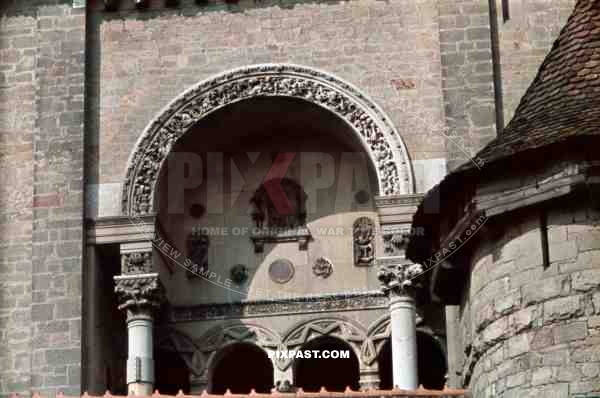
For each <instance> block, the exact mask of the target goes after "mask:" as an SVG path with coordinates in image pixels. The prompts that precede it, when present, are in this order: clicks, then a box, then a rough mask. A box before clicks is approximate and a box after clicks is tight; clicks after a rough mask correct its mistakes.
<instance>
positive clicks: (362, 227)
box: [352, 217, 375, 266]
mask: <svg viewBox="0 0 600 398" xmlns="http://www.w3.org/2000/svg"><path fill="white" fill-rule="evenodd" d="M352 235H353V239H354V265H357V266H369V265H372V264H373V261H374V260H375V224H374V223H373V221H372V220H371V219H370V218H368V217H361V218H359V219H357V220H356V221H354V225H353V226H352Z"/></svg>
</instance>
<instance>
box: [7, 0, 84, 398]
mask: <svg viewBox="0 0 600 398" xmlns="http://www.w3.org/2000/svg"><path fill="white" fill-rule="evenodd" d="M70 4H71V2H68V3H67V2H65V1H62V2H61V1H56V0H55V1H52V0H48V1H41V0H37V1H18V2H17V1H15V2H8V3H5V2H3V3H2V6H0V14H1V20H0V95H1V96H2V98H1V101H0V134H1V137H2V143H1V145H2V152H1V154H0V163H2V169H3V172H4V170H6V172H7V174H8V175H7V177H6V178H3V184H2V190H1V191H0V203H2V206H1V207H0V208H1V210H0V212H2V218H1V223H2V227H1V228H0V250H1V253H0V264H2V265H1V268H0V346H1V347H2V348H3V349H2V352H1V353H0V358H1V360H0V395H6V394H8V393H14V392H19V393H25V394H27V393H28V392H29V391H30V389H35V390H37V391H43V392H47V393H55V392H56V391H57V390H62V391H70V392H71V393H78V392H79V373H80V370H79V368H80V349H81V343H80V334H81V333H80V320H81V309H80V301H81V287H80V286H81V258H82V228H83V225H82V220H83V197H82V194H83V169H82V165H83V162H82V159H83V151H82V147H83V81H84V59H83V57H84V43H85V13H84V10H83V9H72V8H71V5H70Z"/></svg>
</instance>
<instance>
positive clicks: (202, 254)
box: [187, 228, 210, 277]
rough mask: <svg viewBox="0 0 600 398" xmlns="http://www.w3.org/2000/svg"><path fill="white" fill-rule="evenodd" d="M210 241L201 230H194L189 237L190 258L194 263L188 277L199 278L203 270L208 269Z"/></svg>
mask: <svg viewBox="0 0 600 398" xmlns="http://www.w3.org/2000/svg"><path fill="white" fill-rule="evenodd" d="M209 246H210V239H209V238H208V235H206V234H205V233H204V232H202V230H201V229H200V228H194V229H193V230H192V232H191V233H190V236H189V237H188V258H189V259H190V261H191V262H192V265H190V271H191V272H188V273H187V275H188V277H193V276H198V273H199V272H201V271H200V270H201V269H204V270H207V269H208V248H209Z"/></svg>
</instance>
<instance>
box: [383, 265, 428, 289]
mask: <svg viewBox="0 0 600 398" xmlns="http://www.w3.org/2000/svg"><path fill="white" fill-rule="evenodd" d="M422 273H423V266H422V265H421V264H413V263H406V264H382V265H380V266H379V270H378V271H377V278H378V279H379V281H380V282H381V284H382V287H383V290H384V291H386V292H387V293H389V294H397V295H413V294H414V291H415V289H416V288H417V287H418V282H417V281H416V278H417V277H418V276H419V275H421V274H422Z"/></svg>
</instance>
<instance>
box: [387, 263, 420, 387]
mask: <svg viewBox="0 0 600 398" xmlns="http://www.w3.org/2000/svg"><path fill="white" fill-rule="evenodd" d="M379 263H380V264H381V265H380V268H379V272H378V277H379V280H380V281H381V283H382V285H383V290H384V291H385V292H386V293H387V294H388V297H389V298H390V318H391V320H390V324H391V329H392V367H393V381H394V386H395V387H397V388H400V389H405V390H414V389H416V388H417V387H418V374H417V329H416V318H417V315H416V306H415V295H414V293H415V291H414V290H415V282H414V278H416V277H417V276H418V275H420V274H421V273H422V272H423V268H422V267H421V266H420V265H419V264H412V263H406V260H404V262H388V261H386V262H385V263H383V264H382V262H381V261H379Z"/></svg>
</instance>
